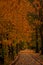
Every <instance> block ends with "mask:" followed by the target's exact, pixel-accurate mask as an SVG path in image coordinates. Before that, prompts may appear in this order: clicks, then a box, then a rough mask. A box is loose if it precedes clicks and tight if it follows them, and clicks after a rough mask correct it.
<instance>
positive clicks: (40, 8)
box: [28, 0, 43, 54]
mask: <svg viewBox="0 0 43 65" xmlns="http://www.w3.org/2000/svg"><path fill="white" fill-rule="evenodd" d="M28 1H29V2H30V3H31V4H32V6H33V8H35V13H34V14H35V16H33V17H34V20H39V21H40V28H39V30H40V36H41V41H42V42H41V54H43V34H42V33H43V31H42V30H43V27H42V26H43V23H42V22H43V0H38V2H36V3H35V4H34V3H33V2H35V0H28ZM31 14H32V15H33V13H31ZM36 15H37V16H36ZM34 22H35V21H34ZM36 22H37V21H36ZM36 30H37V28H36Z"/></svg>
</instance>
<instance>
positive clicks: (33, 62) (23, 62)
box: [13, 50, 43, 65]
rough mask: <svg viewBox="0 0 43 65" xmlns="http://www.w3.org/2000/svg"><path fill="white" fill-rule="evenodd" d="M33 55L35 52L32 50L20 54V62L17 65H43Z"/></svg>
mask: <svg viewBox="0 0 43 65" xmlns="http://www.w3.org/2000/svg"><path fill="white" fill-rule="evenodd" d="M33 53H34V52H33V51H32V50H24V51H21V52H20V53H19V60H18V61H17V62H16V64H15V65H43V64H41V63H40V62H39V61H38V60H37V59H35V56H33ZM13 65H14V64H13Z"/></svg>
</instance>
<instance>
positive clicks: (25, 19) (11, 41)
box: [0, 0, 43, 65]
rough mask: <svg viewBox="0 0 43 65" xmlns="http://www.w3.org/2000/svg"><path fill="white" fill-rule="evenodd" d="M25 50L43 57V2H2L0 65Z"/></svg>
mask: <svg viewBox="0 0 43 65" xmlns="http://www.w3.org/2000/svg"><path fill="white" fill-rule="evenodd" d="M25 49H28V50H33V51H34V52H35V53H38V54H40V55H42V56H43V0H0V65H10V64H11V62H12V61H13V60H15V58H16V57H17V56H18V54H19V52H20V51H21V50H25ZM11 65H15V64H11ZM17 65H20V64H17ZM22 65H23V64H22ZM30 65H32V64H30ZM37 65H38V64H37ZM42 65H43V64H42Z"/></svg>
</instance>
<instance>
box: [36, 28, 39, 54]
mask: <svg viewBox="0 0 43 65" xmlns="http://www.w3.org/2000/svg"><path fill="white" fill-rule="evenodd" d="M36 53H39V49H38V31H37V28H36Z"/></svg>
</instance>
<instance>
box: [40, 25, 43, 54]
mask: <svg viewBox="0 0 43 65" xmlns="http://www.w3.org/2000/svg"><path fill="white" fill-rule="evenodd" d="M40 36H41V54H42V55H43V24H42V25H41V27H40Z"/></svg>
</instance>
